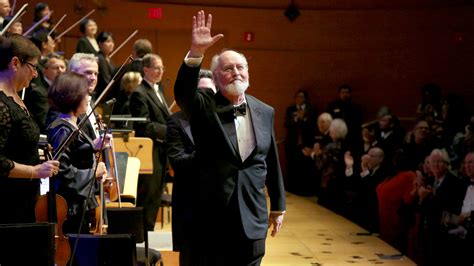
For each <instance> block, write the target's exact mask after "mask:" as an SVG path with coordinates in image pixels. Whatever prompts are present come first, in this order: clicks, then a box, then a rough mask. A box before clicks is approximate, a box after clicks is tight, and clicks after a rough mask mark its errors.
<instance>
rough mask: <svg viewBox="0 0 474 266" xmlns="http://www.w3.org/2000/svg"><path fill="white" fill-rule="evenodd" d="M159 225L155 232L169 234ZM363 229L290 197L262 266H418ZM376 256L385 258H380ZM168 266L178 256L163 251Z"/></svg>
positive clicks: (310, 202) (309, 201) (309, 200)
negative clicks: (281, 225)
mask: <svg viewBox="0 0 474 266" xmlns="http://www.w3.org/2000/svg"><path fill="white" fill-rule="evenodd" d="M169 230H170V226H169V224H168V223H167V221H166V218H165V226H164V228H163V229H161V225H160V224H157V226H156V231H169ZM365 232H366V231H364V230H363V229H362V228H360V227H359V226H357V225H355V224H353V223H352V222H350V221H348V220H346V219H345V218H343V217H342V216H339V215H337V214H334V213H332V212H331V211H329V210H327V209H325V208H323V207H321V206H319V205H318V204H316V199H315V198H305V197H299V196H295V195H293V194H290V193H287V213H286V215H285V220H284V223H283V228H282V231H281V232H280V233H279V234H278V235H277V236H276V237H274V238H273V237H271V236H269V237H268V239H267V246H266V255H265V257H264V259H263V262H262V266H317V265H324V266H326V265H415V263H413V262H412V261H411V260H410V259H408V258H407V257H401V258H392V259H391V257H390V255H396V254H398V253H399V252H398V251H397V250H396V249H394V248H393V247H391V246H389V245H388V244H386V243H385V242H383V241H382V240H380V239H379V238H378V237H376V236H367V235H358V234H357V233H365ZM377 254H383V255H385V257H383V256H379V255H377ZM163 257H164V262H165V265H166V266H177V265H179V264H178V259H177V253H176V252H170V251H168V252H167V251H164V252H163Z"/></svg>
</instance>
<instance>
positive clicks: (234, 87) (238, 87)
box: [224, 80, 249, 96]
mask: <svg viewBox="0 0 474 266" xmlns="http://www.w3.org/2000/svg"><path fill="white" fill-rule="evenodd" d="M248 87H249V82H248V81H240V80H235V81H234V82H232V83H230V84H228V85H227V86H225V87H224V90H225V91H226V92H227V93H228V94H230V95H233V96H239V95H242V94H243V93H244V92H245V91H246V90H247V88H248Z"/></svg>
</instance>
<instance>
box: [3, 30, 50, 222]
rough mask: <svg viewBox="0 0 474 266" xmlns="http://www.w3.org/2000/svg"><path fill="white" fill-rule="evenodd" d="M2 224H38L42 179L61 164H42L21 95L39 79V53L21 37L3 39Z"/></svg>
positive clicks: (35, 129)
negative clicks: (34, 80)
mask: <svg viewBox="0 0 474 266" xmlns="http://www.w3.org/2000/svg"><path fill="white" fill-rule="evenodd" d="M0 54H1V56H0V200H1V202H2V204H1V207H0V210H1V211H2V215H0V224H5V223H27V222H28V223H32V222H35V202H36V198H37V196H38V194H39V184H40V180H39V179H40V178H46V177H49V176H51V175H53V174H55V173H57V171H58V166H59V162H58V161H52V160H51V161H46V162H44V163H40V159H39V154H38V141H39V128H38V126H37V125H36V123H35V121H34V120H33V118H32V117H31V115H30V113H29V112H28V109H27V108H26V106H25V104H24V103H23V101H22V100H21V98H20V97H19V96H18V94H17V93H18V91H20V90H21V89H23V88H25V87H28V85H29V83H30V81H31V80H32V79H33V78H34V77H36V76H37V75H38V72H37V64H38V59H39V57H40V51H39V50H38V48H36V46H35V45H34V44H33V43H32V42H31V41H30V40H28V39H26V38H25V37H23V36H21V35H11V36H10V37H8V38H3V37H0Z"/></svg>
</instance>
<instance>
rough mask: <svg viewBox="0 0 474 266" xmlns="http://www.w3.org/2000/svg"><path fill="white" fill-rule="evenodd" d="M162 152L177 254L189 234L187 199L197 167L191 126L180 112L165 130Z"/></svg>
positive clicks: (194, 182)
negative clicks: (167, 168)
mask: <svg viewBox="0 0 474 266" xmlns="http://www.w3.org/2000/svg"><path fill="white" fill-rule="evenodd" d="M166 148H167V153H168V159H169V162H170V164H171V166H172V167H173V170H174V176H173V193H172V197H173V198H172V206H173V208H172V211H173V220H172V224H171V226H172V230H171V231H172V233H173V250H174V251H179V250H180V249H181V246H182V245H183V241H185V240H186V239H189V234H190V233H191V228H192V226H190V225H191V221H192V208H191V201H190V199H191V198H192V196H193V195H194V188H195V186H196V185H197V182H196V181H197V176H196V172H197V169H198V168H197V165H196V162H195V160H194V158H195V148H194V140H193V136H192V134H191V126H190V125H189V122H188V120H187V118H186V117H185V115H184V113H183V112H177V113H175V114H172V115H171V116H170V117H169V118H168V123H167V128H166Z"/></svg>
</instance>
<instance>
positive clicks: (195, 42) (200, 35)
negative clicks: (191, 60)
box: [189, 10, 224, 57]
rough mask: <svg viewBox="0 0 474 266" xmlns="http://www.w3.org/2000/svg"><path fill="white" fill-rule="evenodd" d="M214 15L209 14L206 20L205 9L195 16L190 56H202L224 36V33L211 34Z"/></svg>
mask: <svg viewBox="0 0 474 266" xmlns="http://www.w3.org/2000/svg"><path fill="white" fill-rule="evenodd" d="M211 26H212V15H211V14H208V17H207V22H206V14H205V13H204V11H203V10H201V11H199V12H198V13H197V15H196V16H193V31H192V39H191V49H190V51H189V57H201V56H203V55H204V52H205V51H206V50H207V48H209V47H211V46H212V45H214V43H216V42H217V41H218V40H220V39H222V38H223V37H224V35H223V34H217V35H216V36H214V37H212V36H211Z"/></svg>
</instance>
